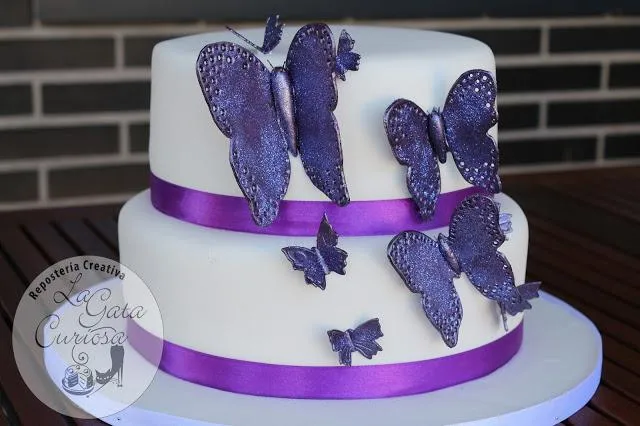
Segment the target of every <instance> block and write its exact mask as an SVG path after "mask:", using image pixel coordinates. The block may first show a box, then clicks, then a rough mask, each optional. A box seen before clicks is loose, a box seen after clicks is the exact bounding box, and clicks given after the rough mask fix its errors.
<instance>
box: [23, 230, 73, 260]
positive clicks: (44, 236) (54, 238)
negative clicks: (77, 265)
mask: <svg viewBox="0 0 640 426" xmlns="http://www.w3.org/2000/svg"><path fill="white" fill-rule="evenodd" d="M24 231H25V233H26V234H27V235H28V236H29V237H30V238H31V240H32V241H35V242H36V244H37V245H38V246H39V248H40V249H41V250H42V251H43V252H44V253H45V256H46V257H47V258H48V260H49V262H50V263H52V264H53V263H56V262H59V261H61V260H63V259H66V258H68V257H73V256H77V255H78V252H77V251H76V250H74V248H73V247H72V246H71V245H70V244H69V243H68V242H67V241H66V240H65V239H64V238H63V237H62V235H60V233H59V232H58V230H56V229H55V228H54V227H53V226H51V224H49V223H46V222H36V223H28V224H26V225H25V226H24Z"/></svg>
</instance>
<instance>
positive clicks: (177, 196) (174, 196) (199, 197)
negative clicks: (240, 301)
mask: <svg viewBox="0 0 640 426" xmlns="http://www.w3.org/2000/svg"><path fill="white" fill-rule="evenodd" d="M150 186H151V203H152V204H153V206H154V207H155V208H156V209H157V210H159V211H161V212H162V213H164V214H166V215H169V216H173V217H175V218H176V219H180V220H184V221H186V222H191V223H195V224H197V225H202V226H207V227H209V228H217V229H226V230H229V231H240V232H250V233H253V234H271V235H291V236H315V235H316V233H317V232H318V225H319V223H320V221H321V220H322V215H324V214H325V213H326V214H327V216H328V217H329V221H330V222H331V225H332V226H333V228H334V229H335V230H336V232H337V233H338V234H339V235H341V236H345V237H350V236H351V237H352V236H366V235H395V234H397V233H398V232H402V231H405V230H408V229H413V230H416V231H425V230H428V229H435V228H440V227H443V226H448V225H449V221H450V220H451V215H452V214H453V211H454V210H455V208H456V206H457V205H458V203H460V202H461V201H462V200H464V199H465V198H467V197H468V196H470V195H473V194H478V193H486V192H485V191H484V190H483V189H481V188H477V187H475V186H474V187H469V188H464V189H460V190H458V191H452V192H447V193H444V194H440V197H439V198H438V201H437V204H436V210H435V213H434V215H433V217H432V218H431V219H430V220H428V221H424V220H422V219H421V218H420V216H419V215H418V212H417V209H416V207H415V205H414V203H413V200H411V199H410V198H403V199H395V200H376V201H351V203H349V205H347V206H345V207H338V206H337V205H335V204H334V203H332V202H330V201H290V200H283V201H282V202H281V203H280V213H279V215H278V218H277V219H276V220H275V221H274V222H273V223H272V224H271V225H270V226H267V227H260V226H257V225H256V224H255V223H254V222H253V219H252V218H251V213H250V212H249V207H248V205H247V201H246V200H245V199H244V198H243V197H234V196H231V195H220V194H211V193H208V192H203V191H198V190H196V189H191V188H185V187H182V186H179V185H176V184H174V183H171V182H167V181H165V180H163V179H161V178H159V177H158V176H156V175H154V174H151V182H150Z"/></svg>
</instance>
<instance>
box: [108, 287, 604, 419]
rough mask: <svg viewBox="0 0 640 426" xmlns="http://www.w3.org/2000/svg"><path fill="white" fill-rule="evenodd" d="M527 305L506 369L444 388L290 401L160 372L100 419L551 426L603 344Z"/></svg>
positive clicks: (559, 308)
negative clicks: (364, 397)
mask: <svg viewBox="0 0 640 426" xmlns="http://www.w3.org/2000/svg"><path fill="white" fill-rule="evenodd" d="M533 305H534V306H533V309H532V310H531V311H528V312H527V313H526V319H525V327H524V341H523V344H522V348H521V349H520V352H518V354H517V355H516V356H515V357H514V358H513V359H512V360H511V361H510V362H509V363H507V364H506V365H505V366H503V367H502V368H500V369H498V370H497V371H495V372H494V373H492V374H490V375H488V376H486V377H483V378H481V379H479V380H475V381H472V382H468V383H464V384H461V385H458V386H454V387H451V388H448V389H442V390H439V391H436V392H431V393H427V394H423V395H415V396H406V397H400V398H388V399H373V400H350V401H315V400H294V399H278V398H264V397H255V396H247V395H238V394H233V393H229V392H223V391H219V390H216V389H211V388H207V387H204V386H199V385H196V384H192V383H189V382H186V381H183V380H180V379H177V378H175V377H172V376H170V375H168V374H166V373H163V372H161V371H159V372H158V373H157V375H156V377H155V379H154V381H153V382H152V383H151V386H150V387H149V389H148V390H147V391H146V393H145V394H144V395H143V396H142V397H141V398H140V399H139V400H138V401H137V402H136V403H135V404H134V405H132V406H130V407H129V408H127V409H125V410H124V411H121V412H120V413H118V414H115V415H113V416H109V417H107V418H104V419H103V420H104V421H106V422H107V423H109V424H112V425H141V424H149V425H158V426H160V425H176V424H181V425H233V426H299V425H303V424H312V425H314V426H324V425H326V426H353V425H367V426H377V425H385V426H386V425H402V426H413V425H421V426H423V425H440V424H465V425H483V426H484V425H520V426H524V425H535V426H540V425H553V424H556V423H558V422H559V421H562V420H564V419H566V418H567V417H569V416H571V415H572V414H573V413H575V412H576V411H578V410H579V409H580V408H582V407H583V406H584V405H585V404H586V403H587V402H588V401H589V399H591V397H592V396H593V394H594V393H595V391H596V388H597V387H598V383H599V382H600V372H601V367H602V342H601V338H600V334H599V333H598V330H597V329H596V328H595V326H594V325H593V324H592V323H591V321H589V320H588V319H587V318H586V317H585V316H583V315H582V314H581V313H579V312H578V311H576V310H575V309H573V308H572V307H570V306H569V305H567V304H566V303H564V302H562V301H561V300H559V299H557V298H555V297H553V296H551V295H549V294H547V293H542V295H541V298H540V299H537V300H534V301H533ZM139 362H145V361H143V360H142V359H141V358H140V359H139ZM126 368H135V366H131V365H128V366H127V367H126Z"/></svg>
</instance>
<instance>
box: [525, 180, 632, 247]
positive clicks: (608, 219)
mask: <svg viewBox="0 0 640 426" xmlns="http://www.w3.org/2000/svg"><path fill="white" fill-rule="evenodd" d="M513 195H514V199H515V200H516V201H517V202H518V204H520V206H521V207H522V208H523V209H524V211H525V212H526V214H527V215H529V214H531V215H534V216H538V217H540V218H542V219H544V220H548V221H552V222H554V223H555V224H556V225H557V226H560V227H565V228H567V229H569V230H573V231H576V232H580V233H582V234H583V235H584V236H586V237H589V238H592V239H594V240H595V241H599V242H600V243H601V244H606V245H609V246H611V247H614V248H616V249H618V250H621V251H622V252H624V253H627V254H629V255H632V256H640V246H639V245H638V240H640V227H637V226H635V227H633V226H632V224H633V223H635V222H632V221H629V220H627V219H625V218H622V217H620V216H617V215H615V214H614V213H612V212H608V211H604V210H597V209H594V208H590V206H589V205H588V204H585V203H584V202H583V201H580V200H575V199H572V198H568V197H563V196H562V195H560V194H558V193H556V192H554V191H551V190H549V189H545V188H533V189H531V190H526V191H525V190H520V191H519V192H517V193H515V194H513Z"/></svg>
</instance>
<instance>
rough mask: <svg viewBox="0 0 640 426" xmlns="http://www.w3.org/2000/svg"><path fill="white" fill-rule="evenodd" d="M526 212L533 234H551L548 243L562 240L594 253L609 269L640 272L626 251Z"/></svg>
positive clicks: (634, 260) (639, 263)
mask: <svg viewBox="0 0 640 426" xmlns="http://www.w3.org/2000/svg"><path fill="white" fill-rule="evenodd" d="M526 214H527V221H528V222H529V225H530V227H531V229H530V231H531V233H532V235H533V234H535V233H539V232H544V233H546V234H549V235H550V236H551V242H550V244H555V243H556V242H563V243H565V244H567V245H571V246H573V247H575V248H576V249H578V252H582V253H584V254H585V255H586V254H592V255H596V256H597V257H598V258H599V259H601V261H602V263H603V264H610V265H611V269H616V268H618V269H621V270H625V271H629V273H630V274H631V275H633V273H634V272H637V273H640V262H638V258H637V257H636V256H631V255H628V254H627V253H625V252H623V251H620V250H616V249H615V248H613V247H611V246H608V245H606V244H603V243H602V242H601V241H598V240H596V239H593V238H587V237H585V236H584V235H582V234H580V233H576V232H571V231H570V230H568V229H566V228H564V227H562V226H558V225H556V224H555V223H553V222H552V221H549V220H544V219H541V218H540V217H539V216H536V215H534V214H529V212H527V213H526Z"/></svg>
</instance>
